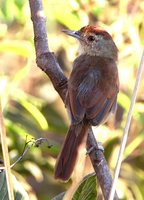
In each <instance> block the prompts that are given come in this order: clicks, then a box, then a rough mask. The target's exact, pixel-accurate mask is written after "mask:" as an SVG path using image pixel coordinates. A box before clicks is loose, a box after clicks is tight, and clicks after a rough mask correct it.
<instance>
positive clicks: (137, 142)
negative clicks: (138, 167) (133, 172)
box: [123, 132, 144, 159]
mask: <svg viewBox="0 0 144 200" xmlns="http://www.w3.org/2000/svg"><path fill="white" fill-rule="evenodd" d="M143 141H144V132H142V133H141V134H139V135H138V136H137V137H136V138H135V139H134V140H133V141H132V142H131V143H130V144H128V145H127V147H126V149H125V152H124V156H123V159H126V158H127V157H128V156H129V155H130V154H132V152H133V151H134V150H135V149H136V148H138V147H139V146H140V144H141V143H142V142H143Z"/></svg>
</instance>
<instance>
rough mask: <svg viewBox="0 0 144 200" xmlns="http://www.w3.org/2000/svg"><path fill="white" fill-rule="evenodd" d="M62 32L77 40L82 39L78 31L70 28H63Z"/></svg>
mask: <svg viewBox="0 0 144 200" xmlns="http://www.w3.org/2000/svg"><path fill="white" fill-rule="evenodd" d="M62 32H64V33H65V34H67V35H70V36H72V37H74V38H76V39H78V40H82V37H81V35H80V32H79V31H72V30H68V29H64V30H63V31H62Z"/></svg>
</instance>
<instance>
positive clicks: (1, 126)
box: [0, 102, 14, 200]
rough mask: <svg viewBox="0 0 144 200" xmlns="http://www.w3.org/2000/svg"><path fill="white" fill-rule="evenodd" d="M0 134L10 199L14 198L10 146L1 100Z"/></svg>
mask: <svg viewBox="0 0 144 200" xmlns="http://www.w3.org/2000/svg"><path fill="white" fill-rule="evenodd" d="M0 135H1V144H2V152H3V158H4V164H5V173H6V181H7V190H8V196H9V200H14V192H13V184H12V177H11V170H10V161H9V154H8V147H7V141H6V130H5V126H4V121H3V114H2V107H1V102H0Z"/></svg>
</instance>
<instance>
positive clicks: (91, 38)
mask: <svg viewBox="0 0 144 200" xmlns="http://www.w3.org/2000/svg"><path fill="white" fill-rule="evenodd" d="M87 39H88V41H90V42H92V41H94V40H95V37H94V36H92V35H90V36H88V38H87Z"/></svg>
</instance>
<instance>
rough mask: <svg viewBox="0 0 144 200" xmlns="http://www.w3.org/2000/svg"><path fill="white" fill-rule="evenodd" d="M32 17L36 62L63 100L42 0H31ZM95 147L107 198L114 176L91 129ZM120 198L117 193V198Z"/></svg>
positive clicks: (62, 77)
mask: <svg viewBox="0 0 144 200" xmlns="http://www.w3.org/2000/svg"><path fill="white" fill-rule="evenodd" d="M29 4H30V10H31V19H32V22H33V29H34V44H35V50H36V62H37V65H38V67H39V68H40V69H41V70H43V71H44V72H45V73H46V74H47V75H48V77H49V78H50V80H51V81H52V83H53V86H54V88H55V89H56V91H57V92H58V93H59V95H60V97H61V98H62V100H63V102H64V101H65V95H66V91H67V78H66V77H65V75H64V74H63V71H62V70H61V68H60V66H59V64H58V62H57V60H56V58H55V56H54V53H52V52H50V51H49V47H48V39H47V31H46V19H45V17H44V13H43V7H42V1H41V0H29ZM91 147H94V148H93V149H94V150H93V151H91V153H90V158H91V161H92V164H93V167H94V170H95V172H96V175H97V178H98V181H99V183H100V186H101V189H102V192H103V195H104V198H105V200H107V199H108V196H109V195H108V194H109V192H110V188H111V185H112V178H111V174H110V171H109V169H108V165H107V162H106V160H105V157H104V155H103V153H102V152H101V151H99V150H97V151H96V149H98V143H97V141H96V139H95V138H94V135H93V132H92V131H91V130H90V131H89V135H88V140H87V148H88V149H89V148H91ZM116 199H118V198H117V195H115V200H116Z"/></svg>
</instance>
